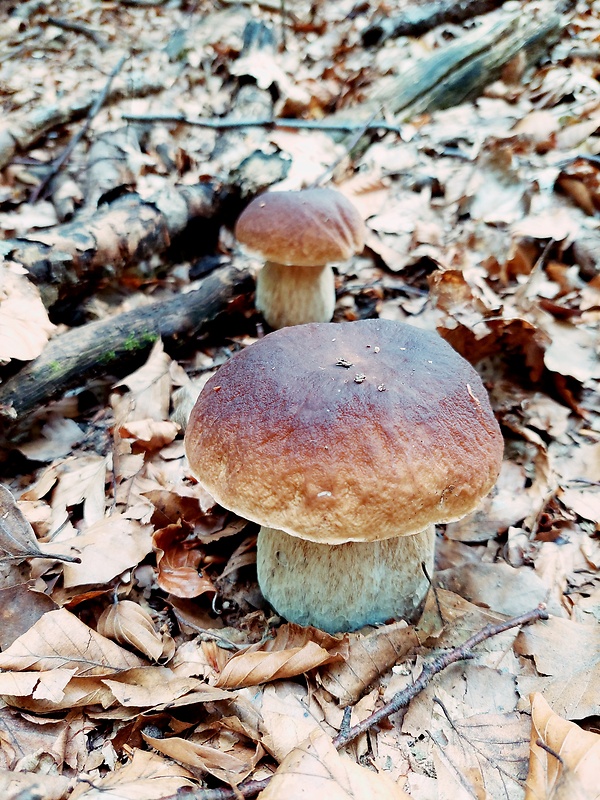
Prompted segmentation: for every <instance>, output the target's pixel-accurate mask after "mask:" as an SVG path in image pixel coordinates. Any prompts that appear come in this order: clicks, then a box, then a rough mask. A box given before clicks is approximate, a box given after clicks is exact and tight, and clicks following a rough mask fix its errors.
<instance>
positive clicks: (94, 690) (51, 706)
mask: <svg viewBox="0 0 600 800" xmlns="http://www.w3.org/2000/svg"><path fill="white" fill-rule="evenodd" d="M54 672H58V673H59V675H60V673H61V672H63V673H64V672H65V671H63V670H49V671H48V672H46V673H43V672H42V673H41V678H42V686H43V685H44V683H43V682H44V681H46V680H49V681H50V682H51V680H52V678H51V676H52V673H54ZM4 675H7V676H11V675H12V676H15V680H18V678H17V676H18V675H25V679H26V680H27V678H28V676H30V675H31V676H33V675H37V676H38V677H39V676H40V673H39V672H37V673H33V672H26V673H10V672H7V673H3V674H2V678H3V679H4ZM7 680H8V679H7ZM17 685H18V684H17ZM37 685H38V684H37V683H33V682H32V691H33V690H34V689H35V687H36V686H37ZM46 694H47V693H46ZM55 697H56V699H54V700H49V699H43V698H39V697H38V698H35V697H33V696H31V695H30V694H19V695H10V694H6V695H3V696H2V699H3V700H4V702H5V703H7V704H8V705H10V706H14V707H15V708H20V709H25V710H27V711H32V712H33V713H35V714H48V713H49V712H51V711H62V710H64V709H66V710H69V709H72V708H79V707H81V706H88V705H99V706H102V707H103V708H108V707H109V706H111V705H114V703H115V697H114V695H113V693H112V692H111V691H110V689H109V688H108V687H107V686H103V685H102V683H101V682H100V679H99V678H71V680H70V681H69V683H67V685H66V686H65V687H64V690H63V691H62V697H61V698H60V699H58V695H56V694H55Z"/></svg>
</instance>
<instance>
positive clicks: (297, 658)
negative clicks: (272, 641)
mask: <svg viewBox="0 0 600 800" xmlns="http://www.w3.org/2000/svg"><path fill="white" fill-rule="evenodd" d="M338 658H339V657H338V656H332V655H330V653H328V652H327V650H325V649H324V648H322V647H319V645H318V644H315V642H307V643H306V644H305V645H303V646H302V647H291V648H290V649H289V650H279V651H276V652H274V653H264V652H258V653H257V652H254V653H248V652H244V653H239V654H237V653H236V655H234V656H233V657H232V658H230V659H229V661H228V662H227V664H225V666H224V667H223V670H222V672H221V674H220V675H219V677H218V679H217V681H216V686H219V687H221V688H223V689H237V688H240V687H242V686H258V684H260V683H267V682H269V681H275V680H280V679H282V678H291V677H293V676H294V675H301V674H302V673H304V672H308V671H309V670H311V669H315V667H320V666H321V665H322V664H328V663H330V662H331V661H337V660H338Z"/></svg>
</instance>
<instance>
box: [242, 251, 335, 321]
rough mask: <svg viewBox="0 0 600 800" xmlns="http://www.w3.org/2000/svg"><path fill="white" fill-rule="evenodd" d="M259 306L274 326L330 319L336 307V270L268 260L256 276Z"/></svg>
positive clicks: (257, 304) (327, 267)
mask: <svg viewBox="0 0 600 800" xmlns="http://www.w3.org/2000/svg"><path fill="white" fill-rule="evenodd" d="M256 308H257V309H258V310H259V311H260V312H261V313H262V315H263V317H264V318H265V319H266V321H267V322H268V323H269V325H270V326H271V327H272V328H274V329H278V328H285V327H287V326H289V325H304V324H305V323H307V322H329V321H330V320H331V318H332V317H333V311H334V308H335V279H334V276H333V270H332V269H331V267H330V266H325V267H297V266H287V265H284V264H276V263H275V262H274V261H267V262H266V264H265V265H264V267H262V269H261V270H260V272H259V273H258V276H257V278H256Z"/></svg>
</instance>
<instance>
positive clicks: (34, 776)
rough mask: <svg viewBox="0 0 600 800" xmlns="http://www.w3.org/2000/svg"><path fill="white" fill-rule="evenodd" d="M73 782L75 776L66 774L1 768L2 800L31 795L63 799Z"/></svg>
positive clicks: (52, 799)
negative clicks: (14, 770)
mask: <svg viewBox="0 0 600 800" xmlns="http://www.w3.org/2000/svg"><path fill="white" fill-rule="evenodd" d="M73 782H74V779H73V778H67V777H66V776H64V775H40V774H39V773H33V772H13V771H12V770H10V771H9V770H0V795H1V796H2V800H23V798H30V797H31V798H38V797H39V798H44V800H62V799H63V798H64V797H66V796H67V794H68V792H69V790H70V789H71V787H72V786H73ZM71 797H72V795H71Z"/></svg>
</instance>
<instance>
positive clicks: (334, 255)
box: [235, 189, 364, 267]
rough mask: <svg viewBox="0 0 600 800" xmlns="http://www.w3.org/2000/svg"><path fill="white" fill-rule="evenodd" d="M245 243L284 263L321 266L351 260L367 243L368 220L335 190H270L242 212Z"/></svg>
mask: <svg viewBox="0 0 600 800" xmlns="http://www.w3.org/2000/svg"><path fill="white" fill-rule="evenodd" d="M235 235H236V237H237V239H238V241H239V242H241V243H242V244H243V245H246V247H248V248H249V249H250V250H253V251H254V252H255V253H257V254H259V255H260V256H262V257H263V258H264V259H265V260H266V261H275V262H276V263H278V264H290V265H291V264H295V265H297V266H299V267H318V266H324V265H325V264H330V263H334V262H337V261H345V260H346V259H347V258H350V256H351V255H353V254H354V253H357V252H360V251H361V250H362V249H363V246H364V224H363V221H362V219H361V218H360V216H359V214H358V211H357V210H356V209H355V207H354V206H353V205H352V203H351V202H350V201H349V200H348V199H346V197H344V195H343V194H340V192H336V191H334V190H333V189H303V190H301V191H299V192H267V193H266V194H262V195H260V196H259V197H256V198H255V199H254V200H253V201H252V202H251V203H250V204H249V205H248V206H247V207H246V208H245V209H244V211H243V212H242V213H241V214H240V217H239V219H238V221H237V223H236V226H235Z"/></svg>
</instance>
